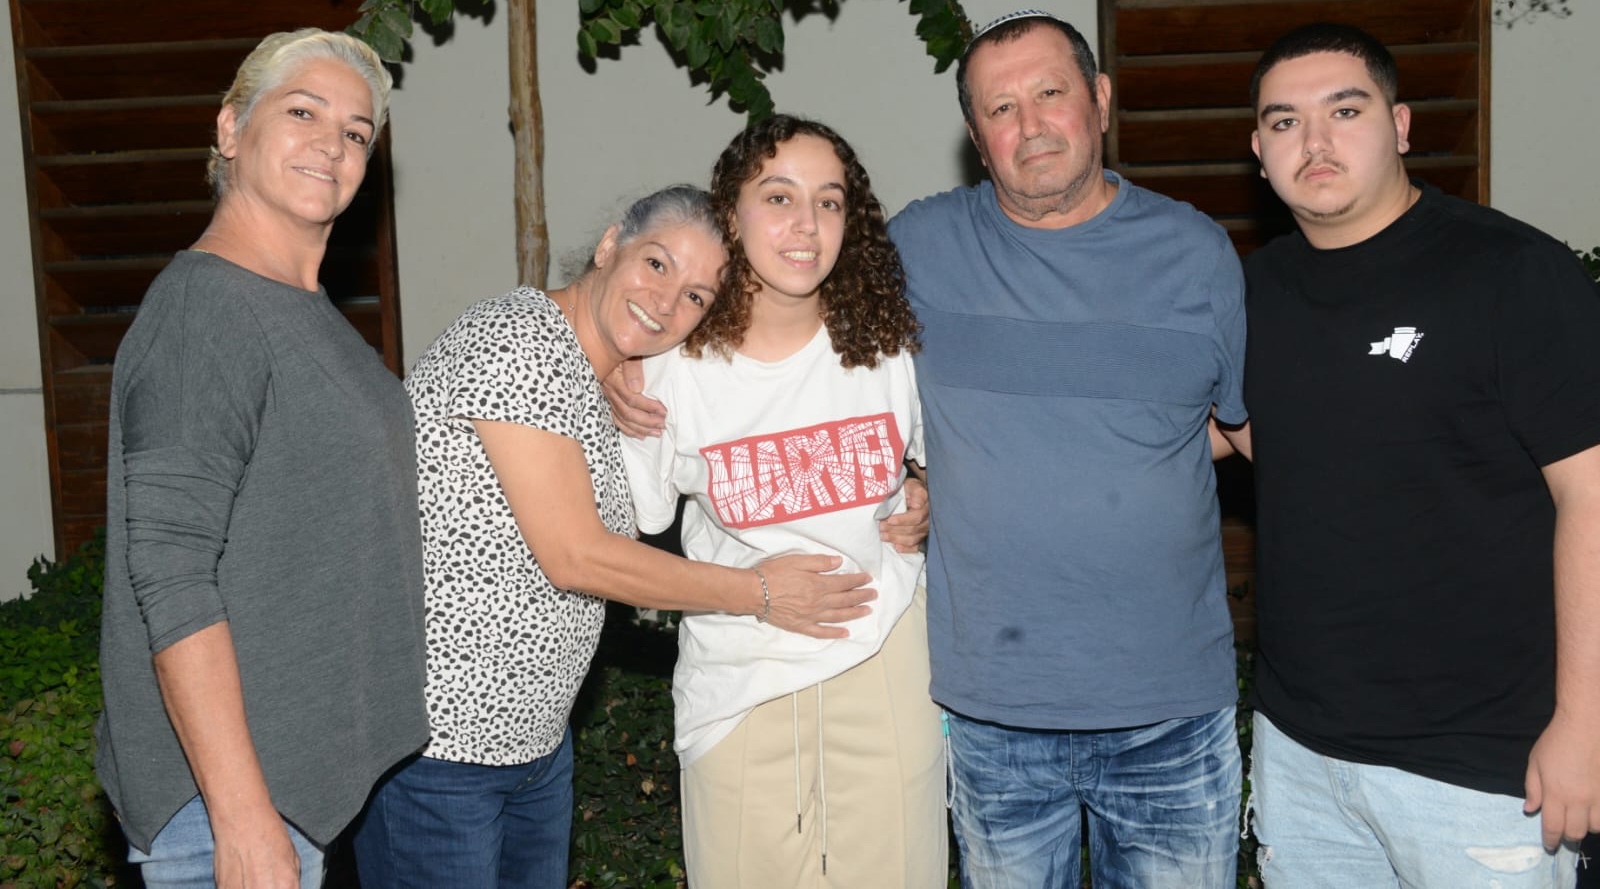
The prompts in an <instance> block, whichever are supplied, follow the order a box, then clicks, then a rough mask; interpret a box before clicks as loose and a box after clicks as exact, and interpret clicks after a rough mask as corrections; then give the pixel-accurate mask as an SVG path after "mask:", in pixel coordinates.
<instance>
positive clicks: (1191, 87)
mask: <svg viewBox="0 0 1600 889" xmlns="http://www.w3.org/2000/svg"><path fill="white" fill-rule="evenodd" d="M1258 58H1260V53H1226V54H1214V55H1183V56H1140V57H1136V58H1124V59H1121V60H1119V62H1118V64H1117V93H1116V104H1117V107H1118V108H1123V109H1127V110H1134V111H1143V110H1158V109H1163V108H1226V107H1232V106H1245V105H1248V104H1249V97H1250V75H1251V73H1252V72H1254V71H1255V67H1256V61H1257V59H1258ZM1395 64H1396V67H1398V68H1399V71H1400V98H1401V100H1402V101H1405V102H1415V101H1419V100H1422V99H1458V98H1471V97H1473V96H1476V95H1477V87H1478V82H1477V79H1478V67H1477V65H1478V56H1477V47H1476V45H1473V44H1452V45H1451V48H1450V51H1448V52H1407V51H1406V50H1405V48H1401V49H1400V50H1399V51H1398V52H1397V53H1396V54H1395Z"/></svg>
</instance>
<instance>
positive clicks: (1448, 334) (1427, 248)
mask: <svg viewBox="0 0 1600 889" xmlns="http://www.w3.org/2000/svg"><path fill="white" fill-rule="evenodd" d="M1245 271H1246V278H1247V281H1248V285H1249V296H1248V301H1247V305H1248V311H1249V326H1250V337H1249V346H1248V350H1247V355H1246V362H1245V402H1246V405H1247V407H1248V408H1249V411H1250V421H1251V436H1252V441H1253V445H1254V457H1255V473H1256V495H1257V501H1258V514H1257V524H1258V532H1257V560H1258V566H1257V583H1258V592H1257V600H1258V607H1259V613H1258V633H1259V637H1260V643H1261V647H1260V655H1259V661H1258V665H1257V674H1256V675H1257V679H1256V690H1255V703H1256V706H1257V707H1259V708H1260V709H1261V710H1262V712H1264V713H1266V714H1267V716H1268V717H1269V718H1271V719H1272V721H1273V722H1274V723H1275V724H1276V725H1278V726H1279V727H1280V728H1281V729H1282V730H1283V731H1284V732H1285V733H1287V734H1288V735H1289V736H1290V737H1292V738H1294V739H1296V740H1297V741H1299V742H1300V743H1302V744H1304V745H1305V746H1307V747H1309V748H1311V749H1312V750H1315V751H1317V752H1319V753H1322V754H1324V755H1327V756H1333V757H1336V758H1340V759H1346V760H1351V761H1355V762H1363V763H1376V764H1380V765H1387V766H1394V767H1397V768H1401V769H1405V770H1407V771H1410V772H1414V773H1417V774H1420V775H1423V776H1426V777H1429V778H1434V779H1437V780H1441V781H1446V782H1449V783H1451V784H1456V785H1460V786H1464V787H1469V788H1473V789H1477V790H1482V791H1486V792H1491V793H1503V794H1510V795H1515V796H1521V795H1522V793H1523V776H1524V770H1525V768H1526V765H1527V756H1528V751H1529V749H1530V748H1531V747H1532V745H1533V742H1534V741H1535V740H1536V739H1537V738H1538V735H1539V733H1540V732H1541V731H1542V730H1543V729H1544V726H1545V724H1546V723H1547V722H1548V721H1549V719H1550V715H1551V713H1552V711H1553V708H1554V702H1555V690H1554V688H1555V641H1554V632H1555V612H1554V601H1553V567H1552V541H1553V535H1554V524H1555V510H1554V506H1553V504H1552V501H1551V498H1550V494H1549V490H1548V488H1547V487H1546V485H1545V482H1544V477H1543V475H1542V474H1541V472H1540V467H1542V466H1545V465H1548V464H1550V463H1553V462H1555V461H1557V460H1560V459H1562V458H1564V457H1568V456H1571V455H1572V454H1575V453H1578V452H1579V451H1582V450H1585V449H1586V448H1588V447H1590V446H1593V445H1595V444H1597V443H1600V294H1597V293H1596V288H1595V286H1594V284H1593V282H1591V281H1590V280H1589V278H1588V276H1587V275H1586V274H1585V273H1584V271H1583V269H1582V267H1581V266H1580V264H1579V263H1578V262H1577V260H1576V259H1575V258H1574V257H1573V255H1572V254H1571V252H1570V251H1568V250H1567V249H1566V248H1565V247H1564V246H1563V245H1561V244H1560V243H1559V242H1557V241H1555V240H1553V239H1551V238H1549V237H1548V236H1546V235H1544V234H1541V233H1540V232H1538V231H1537V230H1535V229H1533V228H1531V227H1530V226H1527V225H1525V224H1523V223H1521V222H1518V221H1516V220H1514V219H1511V218H1510V217H1507V216H1505V215H1504V214H1501V213H1499V212H1496V211H1494V210H1490V209H1487V208H1484V207H1480V206H1478V205H1476V204H1472V203H1468V202H1466V201H1462V200H1460V199H1457V198H1453V197H1449V196H1446V195H1443V194H1441V193H1439V192H1437V191H1436V190H1432V189H1430V188H1426V187H1425V188H1424V191H1423V195H1422V197H1421V199H1420V200H1419V201H1418V202H1417V203H1416V205H1415V206H1413V207H1412V208H1411V209H1410V210H1409V211H1407V212H1406V213H1405V214H1404V215H1403V216H1402V217H1401V218H1400V219H1398V220H1396V221H1395V222H1394V223H1393V224H1391V225H1390V226H1389V227H1388V228H1387V229H1385V230H1384V231H1382V232H1380V233H1379V234H1377V235H1376V236H1374V237H1372V238H1370V239H1368V240H1367V241H1364V242H1362V243H1360V244H1357V245H1354V246H1351V247H1346V248H1342V249H1337V250H1316V249H1313V248H1312V247H1311V246H1310V245H1309V244H1308V243H1307V242H1306V240H1305V238H1304V237H1303V236H1302V235H1300V234H1298V233H1297V234H1295V235H1291V236H1288V237H1285V238H1281V239H1279V240H1278V241H1276V242H1274V243H1273V244H1271V245H1269V246H1268V247H1266V248H1264V249H1262V250H1259V251H1257V252H1256V253H1254V254H1252V255H1251V256H1250V257H1249V259H1248V261H1247V262H1246V266H1245Z"/></svg>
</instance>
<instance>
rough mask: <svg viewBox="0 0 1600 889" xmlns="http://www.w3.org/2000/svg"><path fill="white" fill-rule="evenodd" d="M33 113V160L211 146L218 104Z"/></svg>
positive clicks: (206, 100) (71, 107)
mask: <svg viewBox="0 0 1600 889" xmlns="http://www.w3.org/2000/svg"><path fill="white" fill-rule="evenodd" d="M32 107H33V138H34V153H35V154H92V153H95V152H102V151H144V150H149V149H156V148H195V147H205V146H209V145H210V144H211V138H212V136H213V135H214V134H215V130H216V124H217V107H218V100H217V98H216V97H215V96H195V97H192V98H191V99H189V100H188V101H186V102H179V101H177V100H164V101H163V103H162V104H145V105H142V106H141V105H138V104H134V103H132V102H128V103H126V104H120V105H111V104H109V103H103V102H94V103H89V102H62V103H55V102H52V103H50V104H48V105H44V104H35V105H34V106H32Z"/></svg>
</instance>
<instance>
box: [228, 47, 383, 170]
mask: <svg viewBox="0 0 1600 889" xmlns="http://www.w3.org/2000/svg"><path fill="white" fill-rule="evenodd" d="M317 59H330V60H332V61H335V62H343V63H344V64H346V65H349V66H350V68H351V69H352V70H354V71H355V72H356V73H357V74H359V75H361V79H362V80H365V81H366V82H367V87H368V88H369V89H371V91H372V125H373V132H372V139H371V140H370V141H369V142H368V143H367V154H368V156H371V154H372V149H373V147H374V146H376V145H377V144H378V134H379V133H381V132H383V124H384V122H385V121H386V120H388V118H389V88H390V87H391V86H392V85H393V83H394V80H393V78H391V77H390V76H389V72H388V70H387V69H385V68H384V67H383V59H381V58H379V57H378V54H377V52H375V51H374V50H373V49H372V47H370V46H368V45H366V44H365V43H362V42H361V41H360V40H358V39H356V38H354V37H352V36H350V35H349V34H341V33H338V32H334V31H324V30H322V29H321V28H301V29H300V30H298V31H280V32H278V33H276V34H269V35H267V36H266V37H265V38H264V39H262V41H261V42H260V43H258V44H256V48H255V49H253V50H251V51H250V54H249V55H248V56H245V58H244V61H243V62H241V63H239V71H238V73H236V74H234V76H233V85H232V86H230V87H228V91H227V92H226V93H224V94H223V96H222V104H223V106H224V107H232V108H233V110H234V114H235V115H236V119H237V121H238V124H237V128H238V129H239V130H241V131H242V130H243V129H244V128H245V127H246V126H248V125H249V123H250V115H251V113H252V112H254V111H255V107H256V103H257V102H259V101H260V100H261V97H262V95H264V94H265V93H267V92H268V91H269V90H271V89H273V88H274V87H276V86H278V85H279V84H281V83H283V82H284V81H285V80H288V79H289V77H290V76H292V75H293V74H294V73H295V72H296V71H298V70H299V69H300V66H301V65H303V64H305V63H306V62H310V61H314V60H317ZM228 178H229V159H228V158H225V157H223V156H222V152H220V151H218V150H217V146H215V145H213V146H211V158H210V160H208V161H207V162H206V182H207V183H209V184H210V186H211V191H212V193H213V194H215V195H216V196H218V197H221V196H222V194H223V193H224V192H225V191H227V190H228Z"/></svg>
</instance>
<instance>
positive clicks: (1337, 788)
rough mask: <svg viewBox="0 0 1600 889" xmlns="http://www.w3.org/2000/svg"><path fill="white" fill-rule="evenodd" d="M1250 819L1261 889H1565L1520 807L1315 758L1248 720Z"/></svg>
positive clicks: (1571, 862)
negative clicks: (1356, 888)
mask: <svg viewBox="0 0 1600 889" xmlns="http://www.w3.org/2000/svg"><path fill="white" fill-rule="evenodd" d="M1254 737H1255V745H1254V747H1253V748H1252V749H1251V755H1250V777H1251V782H1250V789H1251V798H1250V810H1251V812H1252V813H1253V814H1254V819H1253V822H1252V824H1253V827H1254V829H1255V833H1256V839H1258V840H1260V841H1261V848H1260V849H1259V850H1257V852H1256V856H1257V858H1258V859H1259V860H1260V862H1261V877H1262V880H1263V881H1264V882H1265V883H1266V885H1267V886H1268V887H1269V889H1277V887H1293V889H1302V887H1304V889H1341V887H1345V886H1360V887H1362V889H1398V887H1402V886H1404V887H1432V886H1446V887H1449V889H1473V887H1491V886H1492V887H1496V889H1570V887H1571V886H1573V885H1574V884H1575V883H1576V882H1577V879H1578V873H1577V870H1576V864H1577V852H1576V850H1575V849H1573V848H1571V847H1567V846H1563V847H1562V848H1561V850H1560V851H1558V852H1557V853H1556V854H1554V855H1551V854H1549V853H1546V852H1545V851H1544V846H1543V840H1542V839H1541V838H1540V835H1539V816H1538V815H1533V816H1531V817H1530V816H1528V815H1524V814H1522V800H1520V799H1518V798H1517V797H1514V796H1505V795H1502V794H1498V793H1483V792H1482V791H1477V790H1468V789H1467V788H1465V787H1457V786H1455V785H1453V784H1446V783H1444V782H1443V781H1435V780H1433V779H1431V778H1424V777H1422V776H1421V775H1414V774H1412V773H1410V772H1405V771H1401V770H1400V769H1394V768H1389V767H1387V766H1376V765H1365V764H1362V763H1354V762H1348V761H1346V760H1342V759H1333V758H1331V757H1327V756H1323V755H1321V754H1320V753H1315V752H1313V751H1311V750H1309V749H1307V748H1306V747H1304V746H1302V745H1301V744H1299V743H1298V742H1296V741H1294V740H1293V739H1291V738H1290V737H1289V736H1288V735H1285V734H1284V733H1283V732H1281V731H1279V730H1278V728H1277V727H1276V726H1274V725H1273V724H1272V721H1271V720H1269V719H1267V718H1266V717H1265V716H1263V715H1262V714H1260V713H1257V714H1256V715H1255V735H1254Z"/></svg>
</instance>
